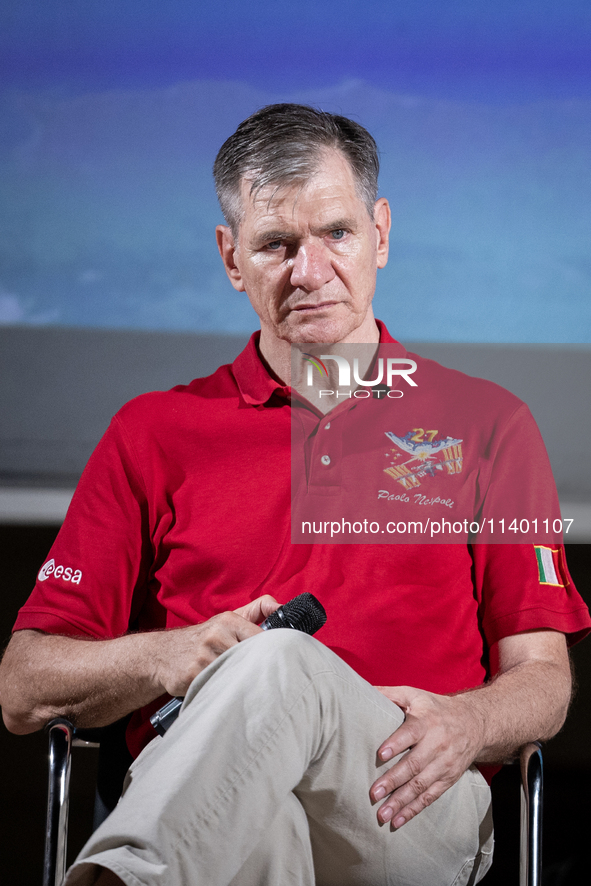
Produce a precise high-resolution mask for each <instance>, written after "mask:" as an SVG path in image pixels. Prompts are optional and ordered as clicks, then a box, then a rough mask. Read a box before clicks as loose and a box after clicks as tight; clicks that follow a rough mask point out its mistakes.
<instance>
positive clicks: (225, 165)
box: [213, 104, 380, 236]
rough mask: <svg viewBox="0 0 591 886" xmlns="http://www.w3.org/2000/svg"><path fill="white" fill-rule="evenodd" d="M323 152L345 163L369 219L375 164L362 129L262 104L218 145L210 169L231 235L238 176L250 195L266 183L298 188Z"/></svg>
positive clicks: (319, 114)
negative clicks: (245, 180)
mask: <svg viewBox="0 0 591 886" xmlns="http://www.w3.org/2000/svg"><path fill="white" fill-rule="evenodd" d="M327 149H337V150H339V151H340V152H341V153H342V154H343V155H344V157H345V158H346V159H347V160H348V162H349V164H350V166H351V170H352V172H353V176H354V178H355V183H356V186H357V192H358V194H359V196H360V198H361V199H362V200H363V202H364V203H365V205H366V207H367V211H368V213H369V215H370V216H371V217H372V218H373V208H374V204H375V202H376V199H377V194H378V173H379V170H380V162H379V159H378V148H377V145H376V143H375V141H374V139H373V137H372V136H371V135H370V134H369V132H368V131H367V129H364V127H363V126H361V125H360V124H359V123H356V122H355V121H354V120H349V119H348V118H347V117H341V116H340V115H338V114H328V113H327V112H326V111H319V110H317V109H316V108H312V107H310V106H308V105H296V104H278V105H267V107H265V108H261V110H260V111H257V112H256V113H255V114H252V116H251V117H248V119H246V120H244V121H243V122H242V123H241V124H240V126H239V127H238V129H237V130H236V132H235V133H234V134H233V135H231V136H230V138H228V139H227V140H226V141H225V142H224V144H223V145H222V147H221V148H220V150H219V153H218V155H217V157H216V159H215V163H214V166H213V175H214V179H215V187H216V191H217V195H218V200H219V201H220V206H221V208H222V212H223V213H224V218H225V219H226V222H227V223H228V225H229V226H230V228H231V229H232V232H233V234H234V236H236V235H237V234H238V228H239V226H240V220H241V217H242V212H243V207H242V202H241V193H240V187H241V182H242V179H243V178H244V176H247V177H248V178H249V179H251V187H250V193H251V194H252V195H254V194H256V192H257V191H259V190H260V189H261V188H264V187H265V186H266V185H269V184H276V185H277V187H282V186H284V185H294V184H301V185H303V184H305V182H307V181H308V179H309V178H310V177H311V176H312V175H313V174H314V172H315V171H316V169H317V167H318V163H319V161H320V155H321V154H322V152H323V151H326V150H327Z"/></svg>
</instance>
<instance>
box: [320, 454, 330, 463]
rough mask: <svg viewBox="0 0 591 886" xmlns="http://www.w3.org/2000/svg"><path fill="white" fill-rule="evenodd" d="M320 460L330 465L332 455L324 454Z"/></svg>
mask: <svg viewBox="0 0 591 886" xmlns="http://www.w3.org/2000/svg"><path fill="white" fill-rule="evenodd" d="M320 461H321V462H322V464H323V465H329V464H330V455H323V456H322V458H321V459H320Z"/></svg>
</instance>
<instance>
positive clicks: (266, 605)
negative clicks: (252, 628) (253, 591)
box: [234, 594, 279, 625]
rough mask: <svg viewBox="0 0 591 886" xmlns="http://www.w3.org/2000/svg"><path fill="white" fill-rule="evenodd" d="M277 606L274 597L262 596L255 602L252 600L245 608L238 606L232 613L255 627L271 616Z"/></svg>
mask: <svg viewBox="0 0 591 886" xmlns="http://www.w3.org/2000/svg"><path fill="white" fill-rule="evenodd" d="M278 606H279V603H278V602H277V600H276V599H275V598H274V597H272V596H271V595H270V594H264V595H263V596H262V597H257V599H256V600H252V601H251V602H250V603H247V604H246V605H245V606H239V607H238V609H235V610H234V612H235V613H236V614H237V615H241V616H242V618H245V619H246V620H247V621H251V622H252V623H253V624H255V625H256V624H259V622H261V621H264V619H265V618H267V617H268V616H269V615H271V613H272V612H275V610H276V609H277V607H278Z"/></svg>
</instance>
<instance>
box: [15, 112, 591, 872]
mask: <svg viewBox="0 0 591 886" xmlns="http://www.w3.org/2000/svg"><path fill="white" fill-rule="evenodd" d="M377 171H378V163H377V153H376V149H375V143H374V142H373V139H372V138H371V136H369V134H368V133H367V132H366V131H365V130H363V129H362V127H360V126H358V125H357V124H355V123H353V122H351V121H349V120H346V119H345V118H342V117H336V116H333V115H329V114H324V113H321V112H317V111H315V110H313V109H311V108H306V107H302V106H297V105H296V106H294V105H278V106H271V107H269V108H265V109H263V110H262V111H260V112H258V113H257V114H255V115H253V117H251V118H249V119H248V120H247V121H245V122H244V123H243V124H241V126H240V127H239V128H238V130H237V132H236V133H235V134H234V135H233V136H232V137H231V138H230V139H228V141H227V142H226V143H225V145H224V146H223V147H222V149H221V151H220V154H219V155H218V158H217V160H216V165H215V168H214V172H215V175H216V184H217V188H218V194H219V197H220V202H221V205H222V209H223V211H224V214H225V217H226V220H227V222H228V224H227V225H220V226H219V227H218V228H217V239H218V247H219V251H220V254H221V256H222V259H223V262H224V265H225V268H226V271H227V274H228V277H229V279H230V281H231V283H232V285H233V286H234V287H235V289H237V290H238V291H242V292H245V293H246V294H247V295H248V297H249V299H250V301H251V303H252V305H253V307H254V309H255V310H256V312H257V314H258V316H259V318H260V322H261V332H260V338H258V339H257V338H256V337H253V339H252V340H251V342H250V344H249V346H248V347H247V348H246V350H245V351H244V352H243V353H242V354H241V355H240V356H239V357H238V358H237V360H236V361H235V362H234V364H232V366H231V367H221V368H220V369H219V370H218V371H217V372H216V373H215V374H214V375H213V376H211V377H210V378H209V379H200V380H196V381H195V382H193V383H192V384H191V385H189V386H187V387H179V388H176V389H174V390H173V391H171V392H167V393H162V394H161V393H157V394H151V395H146V396H145V397H141V398H138V399H137V400H135V401H132V403H130V404H128V405H127V406H126V407H124V409H123V410H122V411H121V412H120V413H119V414H118V416H116V417H115V419H114V421H113V423H112V425H111V428H110V429H109V431H108V432H107V434H106V435H105V437H104V438H103V441H101V443H100V444H99V447H98V448H97V450H96V451H95V453H94V455H93V457H92V458H91V460H90V462H89V465H88V468H87V470H86V472H85V475H84V477H83V479H82V480H81V483H80V485H79V487H78V490H77V492H76V495H75V497H74V500H73V503H72V507H71V510H70V512H69V514H68V517H67V519H66V522H65V523H64V526H63V528H62V530H61V533H60V536H59V538H58V540H57V541H56V544H55V546H54V548H53V549H52V552H51V555H50V560H49V561H48V562H47V563H46V564H45V565H44V566H43V567H42V569H41V572H40V574H39V580H38V583H37V586H36V590H35V591H34V593H33V595H32V597H31V598H30V600H29V602H28V603H27V605H26V606H25V607H24V608H23V610H21V613H20V615H19V620H18V621H17V624H16V626H15V630H16V633H15V635H14V637H13V639H12V641H11V643H10V645H9V647H8V650H7V652H6V655H5V658H4V661H3V665H2V672H1V678H2V679H1V683H0V693H1V695H0V699H1V701H2V706H3V715H4V719H5V722H6V724H7V726H8V728H9V729H11V730H12V731H14V732H19V733H26V732H30V731H33V730H35V729H39V728H41V727H42V726H43V725H44V724H45V723H46V722H47V720H49V719H50V718H51V717H54V716H56V715H65V716H67V717H69V718H71V719H73V720H74V722H75V723H77V724H79V725H80V726H91V725H96V726H98V725H103V724H106V723H109V722H112V721H114V720H116V719H118V718H119V717H121V716H123V715H125V714H127V713H129V712H131V711H136V714H134V717H133V718H132V721H131V724H130V730H129V734H128V744H129V745H130V748H131V749H132V751H133V752H134V754H137V753H139V751H140V750H141V749H142V748H145V749H144V750H143V752H142V753H141V755H140V756H139V758H138V760H137V761H136V763H135V764H134V766H133V767H132V770H131V774H130V778H129V783H128V786H127V788H126V791H125V794H124V797H123V799H122V801H121V803H120V804H119V806H118V808H117V809H116V810H115V812H114V813H112V815H111V816H110V818H109V819H108V820H107V822H105V824H104V825H103V826H102V827H101V828H100V829H99V831H97V833H96V834H95V835H94V836H93V838H92V839H91V841H90V843H89V844H88V846H87V847H86V849H85V850H84V852H83V854H82V856H81V857H80V859H79V860H78V862H77V864H76V865H75V866H74V868H73V869H72V871H71V872H70V874H69V877H68V879H67V883H68V884H78V883H94V882H95V878H97V879H96V882H97V883H98V884H102V886H104V884H114V883H120V882H123V883H126V884H128V886H132V884H133V886H136V884H138V883H141V884H156V883H166V884H177V883H178V884H181V883H182V884H185V883H195V884H197V883H207V884H208V886H209V884H216V883H220V884H222V883H230V882H231V883H233V884H242V886H244V884H251V883H252V884H256V883H266V884H272V883H273V884H275V883H276V884H279V883H281V884H285V883H302V884H304V883H306V884H308V883H310V884H311V883H313V882H314V881H316V882H317V883H318V884H329V883H334V884H340V886H346V884H349V883H351V884H353V883H372V884H378V883H399V884H403V883H404V884H411V883H412V884H415V883H416V884H421V886H424V884H427V883H428V884H430V886H435V884H439V883H441V884H443V883H454V884H456V886H459V884H462V883H468V882H470V883H472V882H477V881H478V880H479V879H481V877H482V876H483V875H484V873H485V872H486V870H487V868H488V866H489V864H490V859H491V850H492V830H491V819H490V794H489V789H488V787H487V785H486V783H485V781H484V779H483V777H482V775H481V773H480V772H479V770H478V769H477V768H476V767H475V766H474V765H473V764H474V763H475V761H476V762H478V763H479V764H490V763H496V762H499V761H502V760H503V759H505V758H506V757H508V756H510V755H511V754H514V753H515V751H516V750H517V749H518V748H519V746H521V745H523V744H524V743H525V742H527V741H529V740H532V739H536V738H542V739H544V738H549V737H550V736H552V735H553V734H554V733H555V732H556V731H557V730H558V729H559V728H560V726H561V725H562V723H563V721H564V717H565V715H566V710H567V706H568V700H569V694H570V671H569V664H568V657H567V652H566V641H565V635H566V634H568V635H571V637H577V636H582V635H583V634H584V633H586V632H587V631H588V630H589V627H590V621H589V617H588V613H587V611H586V609H585V607H584V605H583V604H582V601H581V600H580V598H579V597H578V595H577V594H576V591H575V590H574V588H573V587H572V582H570V580H569V577H568V573H567V571H566V567H565V565H564V562H563V561H562V560H560V559H559V553H557V552H554V553H552V554H551V557H552V563H551V566H552V570H553V571H552V574H551V581H549V582H542V580H541V574H540V572H539V569H538V560H537V559H536V554H535V551H534V546H533V545H516V546H510V545H500V546H496V548H495V546H493V545H490V546H487V545H481V546H478V545H475V546H474V547H473V548H472V549H471V548H469V546H468V545H467V544H459V545H448V546H436V548H435V547H432V546H428V545H412V544H410V545H394V544H388V545H380V546H375V545H347V546H342V547H341V546H335V545H328V544H327V545H324V544H322V545H314V544H292V543H291V536H290V495H289V488H290V485H289V484H290V465H289V447H290V412H291V410H290V404H291V403H292V398H293V401H294V403H295V400H296V399H298V398H297V393H296V392H295V390H294V391H292V390H291V389H290V382H291V373H292V367H291V356H292V355H291V346H292V343H302V342H303V343H316V342H323V343H327V344H339V345H341V344H344V345H348V344H350V343H356V344H361V345H367V346H373V349H374V350H375V349H376V348H377V347H378V344H379V342H380V340H381V341H382V342H383V343H387V342H392V341H393V340H392V339H390V337H389V336H388V333H387V331H386V330H385V329H384V328H383V327H379V326H378V325H377V324H376V321H375V319H374V316H373V312H372V306H371V302H372V297H373V294H374V289H375V279H376V273H377V269H378V268H381V267H384V265H385V264H386V261H387V257H388V233H389V229H390V211H389V207H388V203H387V201H386V200H385V199H384V198H381V199H379V200H376V195H377ZM486 384H487V383H479V385H486ZM491 387H492V386H491ZM487 390H488V389H487ZM477 391H478V392H479V391H481V387H477ZM471 396H472V395H471ZM499 396H501V400H502V403H501V405H500V406H499V408H498V412H499V415H500V414H501V413H502V414H503V415H504V412H503V411H505V412H506V413H507V415H509V416H510V417H511V421H513V416H514V414H515V413H516V412H519V407H518V406H517V405H516V404H518V401H516V400H515V398H512V397H511V395H509V394H503V395H499ZM300 405H302V398H300ZM303 405H304V409H303V410H301V413H302V416H303V420H304V419H305V421H307V422H308V425H307V426H306V425H305V424H303V425H302V427H303V428H304V432H303V433H304V437H305V438H306V442H307V444H308V443H309V444H310V446H311V447H313V446H314V445H316V443H317V442H318V441H319V440H320V441H324V440H327V439H330V433H331V430H333V431H334V430H335V427H334V426H333V427H332V428H331V424H332V422H333V421H334V422H335V423H336V425H335V426H336V427H338V421H339V417H340V416H343V415H344V416H349V417H350V416H352V415H354V413H353V412H352V411H351V410H353V409H354V408H356V406H357V404H356V403H355V402H353V401H352V400H351V401H348V402H346V403H345V402H344V401H343V402H341V403H340V404H339V405H338V406H335V408H334V410H333V411H331V412H330V413H329V415H328V416H326V415H324V414H323V410H322V409H318V408H316V407H315V406H313V405H311V404H310V403H308V404H307V406H306V404H305V403H304V404H303ZM386 408H389V407H386ZM355 414H357V415H361V413H355ZM387 414H390V413H387ZM333 416H334V418H333ZM329 419H330V420H329ZM520 421H521V420H520ZM310 422H311V423H312V424H310ZM429 427H431V426H429ZM415 430H416V429H415ZM396 433H397V434H399V433H401V432H400V431H399V430H396ZM491 433H492V432H491ZM322 434H324V435H325V436H324V437H322V436H321V435H322ZM318 445H320V444H318ZM322 445H324V444H322ZM503 445H504V444H503ZM312 451H313V449H312ZM320 463H321V464H322V465H323V467H326V468H327V470H329V471H332V470H333V469H334V467H335V466H334V462H331V458H330V457H328V461H327V460H326V457H323V460H322V461H321V462H320ZM315 468H316V462H314V463H311V465H310V471H312V470H314V469H315ZM440 474H441V476H443V474H442V472H440ZM452 479H453V478H452ZM491 485H492V481H491ZM333 486H334V484H333ZM331 488H332V487H331ZM544 556H548V555H544ZM68 570H69V572H68ZM74 577H76V579H74ZM550 585H551V589H552V598H551V605H549V604H548V600H547V596H544V594H546V595H547V591H548V587H549V586H550ZM303 590H312V591H313V592H315V593H317V595H318V596H319V598H320V599H321V601H322V602H323V603H324V604H325V606H326V608H327V610H328V614H329V618H328V623H327V625H326V627H325V628H323V629H322V631H321V632H319V634H318V637H319V639H320V640H323V643H319V642H317V640H316V639H313V638H309V637H306V636H303V635H298V634H297V633H296V632H290V631H274V632H270V633H263V632H262V631H261V630H260V628H259V627H258V626H257V625H258V623H259V622H260V621H261V620H262V619H263V618H264V617H265V616H267V615H268V614H269V613H270V612H271V611H272V610H273V609H274V608H275V607H276V605H277V601H276V599H275V598H278V599H280V600H281V601H285V600H287V599H290V598H291V597H293V596H294V595H295V594H296V593H298V592H300V591H303ZM353 607H354V608H353ZM393 610H394V611H395V615H392V611H393ZM171 629H175V630H171ZM378 634H379V637H378V636H377V635H378ZM483 635H484V637H483ZM246 641H248V642H246ZM324 644H326V645H324ZM327 646H330V647H332V649H334V650H336V651H337V652H338V655H335V654H334V653H333V652H332V651H330V649H327V648H326V647H327ZM376 649H379V650H380V654H379V656H378V655H376ZM345 662H349V664H352V665H353V667H354V669H355V670H353V669H352V668H350V667H349V665H348V664H346V663H345ZM355 671H358V672H359V673H355ZM359 674H361V676H359ZM492 676H494V679H490V677H492ZM363 677H366V678H367V680H368V681H369V682H366V680H365V679H363ZM487 681H488V682H487ZM485 682H486V685H482V684H484V683H485ZM370 683H373V684H374V686H377V687H378V689H379V691H378V689H376V688H374V686H371V685H370ZM403 683H408V685H401V684H403ZM413 687H415V688H413ZM469 689H471V690H472V691H465V690H469ZM164 693H169V694H170V695H179V696H185V705H184V709H183V710H182V712H181V715H180V717H179V718H178V721H177V722H176V723H175V724H174V726H173V727H172V728H171V729H170V731H169V732H168V733H167V735H166V736H164V737H163V738H156V739H154V740H153V741H151V742H150V739H152V738H153V736H154V733H153V730H152V729H151V727H150V725H149V722H148V718H149V715H150V714H151V713H152V712H153V711H154V710H155V709H156V708H158V707H160V705H161V704H162V703H163V698H162V696H163V694H164ZM148 742H150V743H148ZM405 752H406V753H405ZM401 755H402V756H401ZM372 805H374V806H375V807H376V808H375V809H373V810H372ZM383 824H386V825H387V827H381V828H380V827H379V825H383Z"/></svg>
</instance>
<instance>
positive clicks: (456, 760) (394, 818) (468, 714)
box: [370, 630, 571, 828]
mask: <svg viewBox="0 0 591 886" xmlns="http://www.w3.org/2000/svg"><path fill="white" fill-rule="evenodd" d="M490 659H491V667H492V669H493V672H494V673H495V677H494V678H493V679H492V680H491V681H490V683H487V684H486V685H484V686H481V687H478V688H476V689H473V690H470V691H469V692H464V693H460V694H458V695H452V696H447V695H435V694H434V693H432V692H425V691H423V690H421V689H412V688H410V687H408V686H396V687H387V686H378V687H377V688H378V689H379V690H380V692H382V694H383V695H385V696H386V697H387V698H389V699H391V701H393V702H394V703H395V704H397V705H398V706H399V707H400V708H401V709H402V710H403V711H404V713H405V715H406V719H405V721H404V723H403V724H402V725H401V726H400V727H399V728H398V729H397V730H396V732H394V733H393V734H392V735H391V736H390V737H389V738H388V739H386V741H384V743H383V744H382V745H381V746H380V747H379V748H378V758H379V759H380V760H381V761H386V760H389V759H391V758H393V757H395V756H397V755H398V754H404V756H403V757H402V759H400V760H399V761H398V762H397V763H395V765H394V766H393V767H392V768H391V769H390V770H389V771H388V772H386V773H385V775H382V776H380V778H378V779H376V781H375V782H374V784H373V785H372V786H371V789H370V798H371V800H372V802H374V803H379V802H380V801H381V800H383V802H382V803H381V806H380V807H379V809H378V813H377V816H378V821H379V822H380V823H383V822H387V821H390V822H391V827H392V828H399V827H402V825H403V824H405V823H406V822H407V821H409V820H410V819H411V818H413V817H414V816H415V815H418V813H419V812H421V810H422V809H425V807H427V806H429V805H430V804H431V803H433V802H434V801H435V800H436V799H437V798H438V797H440V796H441V794H443V792H444V791H446V790H447V789H448V788H450V787H451V786H452V785H453V784H455V782H456V781H457V780H458V779H459V778H460V777H461V775H462V774H463V772H465V770H466V769H468V768H469V766H471V765H472V763H474V762H476V761H478V762H481V763H499V762H503V761H504V760H506V759H507V758H509V757H511V756H512V755H514V754H516V753H517V752H518V749H519V748H520V747H521V746H523V745H524V744H527V742H529V741H535V740H536V739H540V740H544V739H547V738H551V737H552V736H553V735H555V734H556V733H557V732H558V730H559V729H560V727H561V726H562V724H563V723H564V719H565V717H566V712H567V709H568V703H569V700H570V691H571V675H570V665H569V660H568V653H567V650H566V641H565V638H564V635H563V634H560V633H558V632H557V631H547V630H542V631H530V632H525V633H523V634H515V635H514V636H512V637H504V638H503V639H502V640H500V641H499V642H498V643H496V644H494V645H493V646H492V647H491V650H490Z"/></svg>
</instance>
